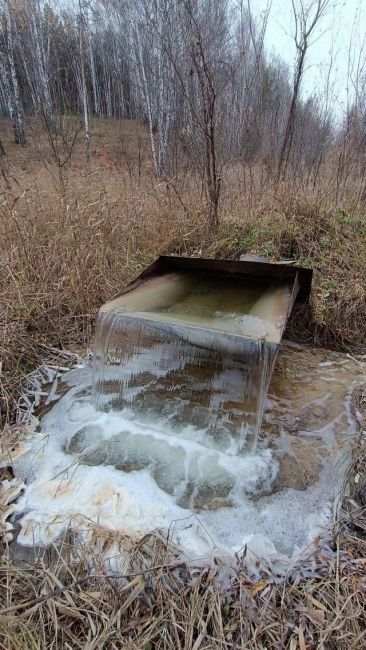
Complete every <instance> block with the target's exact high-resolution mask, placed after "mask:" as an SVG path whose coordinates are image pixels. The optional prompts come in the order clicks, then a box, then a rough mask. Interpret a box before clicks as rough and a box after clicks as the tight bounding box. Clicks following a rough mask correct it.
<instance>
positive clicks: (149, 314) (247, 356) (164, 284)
mask: <svg viewBox="0 0 366 650" xmlns="http://www.w3.org/2000/svg"><path fill="white" fill-rule="evenodd" d="M311 279H312V271H311V270H310V269H306V268H302V267H298V266H293V265H290V264H285V263H282V264H272V263H269V262H265V261H258V260H248V259H246V260H209V259H202V258H185V257H175V256H172V257H169V256H160V257H159V258H158V259H157V260H156V261H155V262H153V264H151V265H150V266H149V267H148V268H146V269H145V270H144V271H143V272H142V273H141V274H140V275H139V276H138V277H137V278H136V279H135V280H134V281H133V282H131V283H130V284H129V285H128V286H127V287H126V288H125V289H124V290H123V291H122V292H121V293H120V294H119V295H117V296H115V297H114V298H113V299H112V300H111V301H110V302H108V303H106V304H105V305H103V306H102V307H101V309H100V312H99V316H98V321H97V327H96V353H95V378H94V394H95V397H96V403H97V406H98V408H100V409H101V410H110V409H115V410H119V411H125V412H127V411H128V412H129V413H130V412H132V414H133V417H134V418H136V419H138V421H139V422H140V423H142V424H143V425H144V424H146V423H147V422H150V423H151V422H154V421H155V422H156V421H159V426H161V427H163V430H164V431H165V432H166V435H167V436H169V437H170V436H173V437H174V436H176V435H183V436H184V437H185V438H190V439H192V440H197V436H199V441H200V443H201V444H203V445H204V446H206V447H209V448H210V449H212V448H214V449H218V450H220V451H222V452H224V453H228V454H233V455H235V454H237V453H240V452H242V451H244V450H253V448H255V445H256V441H257V437H258V432H259V428H260V424H261V417H262V411H263V403H264V399H265V396H266V393H267V388H268V384H269V380H270V377H271V374H272V371H273V367H274V363H275V360H276V356H277V351H278V347H279V343H280V341H281V338H282V335H283V332H284V330H285V327H286V324H287V321H288V318H289V316H290V313H291V311H292V308H293V305H294V303H295V301H298V302H305V303H306V301H308V299H309V295H310V289H311ZM182 432H183V433H182ZM164 435H165V434H164Z"/></svg>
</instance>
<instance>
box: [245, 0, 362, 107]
mask: <svg viewBox="0 0 366 650" xmlns="http://www.w3.org/2000/svg"><path fill="white" fill-rule="evenodd" d="M304 2H306V0H304ZM266 6H267V0H251V8H252V12H253V13H254V14H255V15H257V16H259V15H260V13H261V12H263V11H264V10H265V8H266ZM293 25H294V22H293V18H292V5H291V0H272V6H271V10H270V17H269V21H268V27H267V33H266V45H267V51H272V52H275V53H276V54H277V55H279V56H280V57H281V58H282V59H283V60H284V61H285V62H286V63H287V64H288V65H289V66H290V67H291V68H292V67H293V64H294V60H295V46H294V43H293V40H292V39H291V36H290V34H291V31H292V30H293ZM319 37H320V38H319ZM365 38H366V0H338V1H337V0H335V1H333V3H332V5H331V7H330V8H329V10H328V12H327V15H326V16H325V17H324V18H323V19H322V21H321V23H320V24H319V25H318V27H317V30H316V33H315V34H314V37H313V41H314V44H313V45H312V47H311V48H310V49H309V53H308V59H307V66H306V73H305V76H304V83H303V96H306V95H307V94H309V93H311V92H312V91H313V89H314V88H317V89H321V88H324V85H325V82H326V78H327V75H328V71H329V62H330V60H331V56H332V54H331V53H332V50H333V67H332V82H333V84H334V91H335V96H336V99H335V102H334V103H333V106H334V109H335V111H336V113H337V114H338V115H340V114H341V112H342V106H344V104H345V103H346V101H347V70H348V59H349V56H348V52H349V47H350V42H352V50H353V53H352V58H353V60H354V61H355V62H357V60H358V55H359V53H360V50H361V48H362V45H363V48H364V50H363V59H364V61H365V57H366V44H365ZM364 72H365V73H366V69H365V70H364ZM349 91H350V92H351V89H350V87H349Z"/></svg>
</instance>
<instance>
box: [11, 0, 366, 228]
mask: <svg viewBox="0 0 366 650" xmlns="http://www.w3.org/2000/svg"><path fill="white" fill-rule="evenodd" d="M331 6H332V5H331V2H330V0H309V2H303V0H294V2H293V8H292V15H291V16H289V24H291V23H292V25H293V33H292V36H293V41H294V51H295V52H296V57H295V61H294V68H293V69H291V70H289V69H288V68H287V67H286V66H285V64H284V63H283V62H282V61H281V60H280V59H276V58H275V57H274V56H273V55H272V56H270V55H269V54H268V53H267V51H266V48H265V45H264V43H265V33H266V27H267V22H268V17H269V12H270V10H271V7H270V3H269V4H268V7H267V10H266V11H265V12H264V13H263V14H261V16H260V18H257V17H255V16H254V14H253V13H252V12H251V6H250V2H249V1H248V2H243V0H235V1H233V2H232V1H229V0H214V1H212V0H88V1H86V0H78V2H74V3H60V2H59V0H53V1H51V2H47V3H45V2H40V1H39V0H35V1H32V2H27V1H25V0H2V2H1V3H0V10H1V22H0V29H1V33H0V110H1V113H2V115H3V116H4V117H9V118H10V120H11V124H12V127H13V131H14V139H15V142H16V143H19V145H20V146H21V145H26V140H27V129H28V131H29V130H31V126H32V119H34V118H37V120H38V124H40V126H41V128H42V130H43V131H44V133H45V135H46V137H47V140H48V143H49V151H50V154H51V157H52V159H53V162H54V164H55V165H56V167H57V168H58V170H59V176H60V182H61V183H63V170H64V169H65V168H66V167H67V165H68V164H69V162H70V159H71V158H72V153H73V148H74V146H75V142H76V140H77V138H78V136H81V135H82V136H83V138H84V146H85V156H86V159H88V158H89V156H90V152H91V149H90V148H91V146H92V143H91V128H90V121H91V119H92V118H102V117H103V118H117V119H124V120H126V119H132V120H138V121H140V122H141V123H143V124H145V125H146V127H147V129H148V133H149V143H150V156H151V162H152V168H153V172H154V175H155V177H157V178H164V179H166V178H170V179H172V180H173V179H175V180H181V179H182V177H184V176H187V175H194V176H195V177H196V178H199V179H200V182H201V184H202V191H203V192H204V193H205V199H206V208H207V217H208V223H209V225H210V227H211V229H213V230H215V229H217V225H218V220H219V213H220V201H221V197H222V188H223V184H225V183H226V184H230V172H231V171H232V170H233V169H235V171H236V173H237V174H238V175H239V176H240V179H241V191H242V192H243V193H244V194H246V195H247V196H248V197H250V196H251V195H252V194H253V193H254V192H256V193H258V191H259V192H260V191H263V190H267V189H268V186H271V187H272V188H273V191H274V193H275V194H276V193H277V190H278V187H279V185H281V184H283V183H286V184H287V186H288V187H290V189H291V192H292V193H299V192H303V191H306V192H308V191H310V192H311V194H312V196H314V200H315V201H316V203H317V204H318V205H321V206H327V207H329V206H339V205H340V206H342V207H343V205H344V203H346V204H347V209H348V207H350V208H351V209H352V210H360V209H361V208H362V207H364V204H365V201H366V46H365V47H363V45H361V47H360V48H359V49H358V50H357V51H356V50H355V47H356V46H354V45H353V43H352V42H350V43H349V44H346V45H347V49H348V56H349V61H348V78H347V79H344V80H343V82H344V84H345V85H346V86H347V89H348V90H349V92H348V93H347V96H348V101H347V105H346V106H345V108H344V112H343V114H342V115H339V114H335V113H334V104H335V100H336V97H335V88H334V85H333V83H332V78H333V77H332V73H333V71H332V66H331V65H330V66H329V71H328V74H327V75H326V77H325V79H324V87H323V88H318V89H316V90H315V89H314V92H313V93H312V94H307V97H306V99H304V98H303V94H302V92H301V90H302V83H303V77H304V73H305V72H306V65H307V56H308V51H309V48H311V47H312V44H313V43H314V40H316V39H317V38H319V37H321V30H322V26H323V21H324V18H325V16H326V15H327V14H328V13H329V12H330V9H331ZM1 135H2V134H1V133H0V138H1ZM28 137H29V136H28ZM0 151H1V153H2V154H3V155H5V154H6V149H5V146H4V138H2V146H1V145H0ZM138 173H139V174H141V169H138Z"/></svg>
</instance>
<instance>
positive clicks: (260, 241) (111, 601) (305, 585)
mask: <svg viewBox="0 0 366 650" xmlns="http://www.w3.org/2000/svg"><path fill="white" fill-rule="evenodd" d="M117 126H118V128H117ZM117 126H116V125H115V124H114V123H113V122H111V121H105V123H104V122H103V123H102V121H99V122H97V123H96V124H95V125H94V127H93V128H94V137H93V139H92V143H93V147H92V155H91V161H90V163H89V164H86V162H85V160H84V155H83V152H82V149H81V146H80V145H77V147H76V149H75V152H74V154H73V157H72V160H71V165H70V166H69V168H68V169H65V170H64V183H65V188H64V190H61V189H60V185H59V179H58V176H57V170H55V167H54V164H53V162H52V159H51V157H50V153H49V149H48V146H47V142H46V141H45V139H44V138H43V137H39V133H38V132H37V130H36V125H35V126H33V127H32V128H33V133H34V137H33V140H32V138H31V145H30V146H29V147H28V148H27V149H25V150H15V147H13V146H12V145H11V144H10V140H8V141H7V140H6V138H4V140H5V146H6V149H7V151H8V153H9V160H8V161H6V162H5V163H3V170H2V171H3V175H2V176H1V180H0V184H1V185H0V210H1V213H0V240H1V262H0V269H1V275H0V290H1V293H2V301H1V311H0V319H1V320H0V323H1V329H2V331H1V342H0V346H1V352H0V354H1V377H0V389H1V398H2V413H3V416H4V421H5V424H6V428H5V429H4V432H3V438H2V442H3V443H4V444H5V443H6V442H9V441H10V442H11V443H12V444H13V443H14V441H16V438H17V436H18V432H17V430H15V429H11V428H10V427H9V422H11V421H12V419H13V418H14V417H15V416H16V413H17V411H16V409H17V405H18V402H17V396H18V394H19V386H20V382H21V381H22V380H23V379H24V376H25V374H26V373H27V372H29V371H30V370H33V369H34V368H35V367H36V366H37V365H38V363H39V362H40V360H41V359H43V358H44V357H47V356H48V357H49V356H51V357H52V355H53V354H55V350H58V349H63V348H70V349H73V350H75V349H76V350H77V349H79V348H83V349H85V347H86V346H87V345H88V344H89V342H90V340H91V337H92V333H93V323H94V319H95V314H96V311H97V309H98V307H99V305H100V304H101V303H103V302H104V301H105V300H106V299H108V298H110V297H111V296H112V295H113V294H114V293H115V292H116V291H118V289H119V288H120V287H121V286H122V285H124V284H125V283H126V282H128V281H129V280H130V279H131V278H133V277H134V276H135V275H136V274H137V273H138V272H139V271H140V270H141V269H142V268H143V267H144V266H145V265H146V264H147V263H149V262H150V261H151V260H152V259H153V258H154V257H155V256H156V255H157V254H159V253H169V252H175V253H180V254H186V255H189V254H196V255H207V256H222V257H225V256H231V255H233V254H234V253H235V252H236V251H237V250H238V249H239V248H243V249H245V250H246V251H248V252H253V253H258V254H265V255H267V256H269V257H270V258H272V259H283V258H285V259H294V260H298V261H299V262H301V263H303V264H306V265H309V266H312V267H313V268H314V270H315V278H314V291H313V297H312V312H309V313H308V314H307V317H306V319H305V318H304V314H301V315H300V316H299V315H298V316H297V317H296V315H295V318H294V319H293V322H292V326H291V327H292V333H294V334H296V336H297V337H302V338H303V339H306V340H309V341H312V342H321V343H323V344H324V343H327V344H329V343H332V344H333V345H337V346H343V347H352V349H361V348H362V347H363V345H364V341H365V334H366V302H365V301H366V298H365V295H366V294H365V287H366V262H365V260H366V244H365V235H366V231H365V227H366V226H365V223H366V222H365V215H364V214H355V213H354V212H353V211H352V203H351V202H350V204H349V205H344V206H343V209H342V210H340V209H339V208H338V209H337V208H336V207H334V206H333V207H332V205H331V204H329V202H328V204H327V205H322V207H319V204H318V203H317V202H316V197H315V196H314V195H313V194H312V193H311V192H310V191H305V190H304V191H299V192H297V194H296V197H294V196H293V195H291V194H290V193H289V191H288V189H287V188H285V187H283V188H281V191H280V192H278V193H277V194H276V195H275V196H274V195H273V194H271V192H270V190H269V189H268V190H267V189H264V190H263V188H262V190H261V191H260V192H259V191H258V192H257V193H256V192H253V193H252V195H251V197H250V201H249V199H247V198H246V195H245V194H244V193H243V191H242V188H241V185H240V183H239V182H238V180H237V185H235V178H236V179H237V178H238V177H237V175H234V171H235V170H231V172H230V174H231V175H228V177H227V179H226V190H225V192H224V196H223V202H222V222H221V226H220V231H219V233H218V235H217V236H215V237H214V238H213V237H212V235H211V234H210V233H208V232H207V230H206V225H205V214H206V212H205V202H204V198H203V196H202V189H201V187H200V184H199V182H198V181H197V180H196V179H194V178H192V177H190V176H186V177H184V178H179V179H175V180H174V182H173V183H166V182H161V183H156V182H155V181H154V179H153V177H152V174H151V165H150V161H149V155H148V148H147V147H148V145H147V142H146V134H144V130H143V129H142V128H141V127H140V126H139V125H136V124H131V123H129V124H127V125H122V128H120V126H119V125H117ZM224 180H225V179H224ZM358 401H359V406H360V408H364V406H365V397H364V396H362V394H360V395H359V396H358ZM364 440H365V433H363V434H360V436H359V438H358V441H357V445H356V449H355V464H354V469H353V471H352V472H351V473H350V475H349V480H348V492H349V493H348V496H347V498H345V501H344V509H343V514H342V521H341V523H340V524H339V528H338V530H337V531H336V534H335V542H334V546H333V547H332V549H330V548H327V549H324V548H322V547H319V548H318V549H315V551H314V553H313V554H312V556H311V557H309V558H308V560H307V561H306V562H304V564H303V565H302V566H300V567H297V568H296V570H294V571H293V572H292V574H291V575H289V576H288V578H287V579H286V580H285V581H284V582H281V583H280V582H279V581H278V580H277V579H276V578H274V577H273V576H270V575H263V576H262V578H261V579H256V580H251V579H250V578H249V577H248V574H247V571H246V570H245V568H244V566H243V565H241V564H240V562H239V563H238V565H237V566H236V567H234V568H231V569H229V568H228V567H226V566H223V565H221V564H220V563H219V562H218V563H217V564H216V565H215V566H214V567H211V568H210V569H207V568H204V569H202V568H201V569H199V568H192V567H188V566H187V565H185V564H184V563H182V561H181V560H180V559H179V558H178V557H177V554H176V553H175V551H174V549H172V548H171V547H170V546H169V544H167V542H166V540H163V539H161V538H160V537H159V536H158V535H151V536H149V537H147V538H145V539H144V540H142V541H140V542H139V543H134V544H133V543H131V547H130V555H129V562H128V564H127V565H126V568H125V571H124V575H123V577H122V576H121V575H117V576H116V574H115V572H113V571H111V570H110V569H109V568H108V567H106V566H105V562H104V561H103V559H102V556H103V552H104V550H105V545H110V544H112V543H113V544H114V546H115V547H117V549H118V547H119V546H121V545H123V546H124V547H125V545H126V540H124V539H118V538H116V537H113V539H108V538H106V537H105V534H104V536H100V535H98V542H97V543H95V544H94V545H92V546H91V547H90V548H89V549H85V547H84V546H85V545H84V544H83V542H82V541H81V540H77V539H74V538H72V537H71V536H70V535H67V536H65V537H64V538H63V540H61V542H60V544H59V545H58V546H57V548H54V549H53V550H52V551H51V552H50V551H47V553H46V554H44V555H43V556H40V557H38V559H37V561H36V562H35V563H33V562H32V563H29V564H18V563H17V562H15V561H14V559H13V558H12V557H11V554H10V549H9V548H7V547H4V548H3V551H4V553H3V557H2V560H1V565H0V580H1V588H0V608H1V609H0V647H1V648H4V649H6V650H13V649H14V650H17V649H19V650H20V649H21V650H23V649H28V648H29V649H36V648H37V649H38V648H88V650H91V649H92V648H98V649H99V648H100V649H102V648H111V649H112V648H113V649H115V648H126V649H131V650H132V649H134V650H141V649H144V650H153V649H158V648H161V649H163V648H164V649H165V648H166V649H168V648H169V649H173V648H174V650H176V649H181V650H183V649H184V650H192V649H194V650H203V649H204V648H206V649H210V650H211V649H216V648H217V649H218V648H220V649H221V648H222V649H224V648H225V649H226V648H230V649H234V648H250V649H251V648H253V649H254V648H255V649H263V650H264V649H269V648H270V649H272V648H273V649H277V648H278V649H284V648H286V649H288V650H295V649H297V648H299V649H300V650H308V649H309V648H319V649H324V650H328V649H333V648H334V649H337V650H338V649H340V650H342V649H343V648H344V649H345V650H350V649H351V648H355V649H356V648H357V649H358V648H363V647H366V628H365V604H366V603H365V595H366V579H365V567H366V562H365V559H364V558H365V556H366V542H365V534H366V517H365V506H366V497H365V478H364V477H365V470H366V452H365V443H364ZM98 547H99V552H98V551H96V550H95V549H96V548H98Z"/></svg>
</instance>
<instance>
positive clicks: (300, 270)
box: [113, 255, 313, 316]
mask: <svg viewBox="0 0 366 650" xmlns="http://www.w3.org/2000/svg"><path fill="white" fill-rule="evenodd" d="M174 271H205V272H213V273H226V274H229V275H236V276H238V275H239V276H246V277H248V278H255V279H256V280H258V279H259V280H260V279H262V280H270V279H272V278H273V279H276V280H287V281H289V282H291V284H292V295H291V302H290V309H289V313H288V316H289V315H290V312H291V309H292V307H293V305H294V303H295V302H302V303H306V302H307V301H308V300H309V297H310V292H311V282H312V276H313V271H312V269H308V268H305V267H302V266H293V265H289V264H281V263H273V264H272V263H271V262H262V261H260V262H258V261H249V260H245V261H240V260H228V259H220V260H218V259H207V258H202V257H178V256H169V255H160V256H159V257H158V258H157V259H156V260H155V261H154V262H153V263H152V264H150V266H148V267H147V268H146V269H144V270H143V271H142V273H140V275H138V276H137V278H135V280H133V281H132V282H130V284H128V285H127V286H126V287H125V288H124V289H122V290H121V291H119V292H118V293H117V294H116V295H115V296H113V297H114V298H116V297H118V296H121V295H123V294H124V293H127V292H128V291H131V290H132V289H135V288H136V287H138V286H139V285H140V284H141V282H143V281H145V280H148V279H149V278H153V277H156V276H159V275H162V274H164V273H168V272H174Z"/></svg>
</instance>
